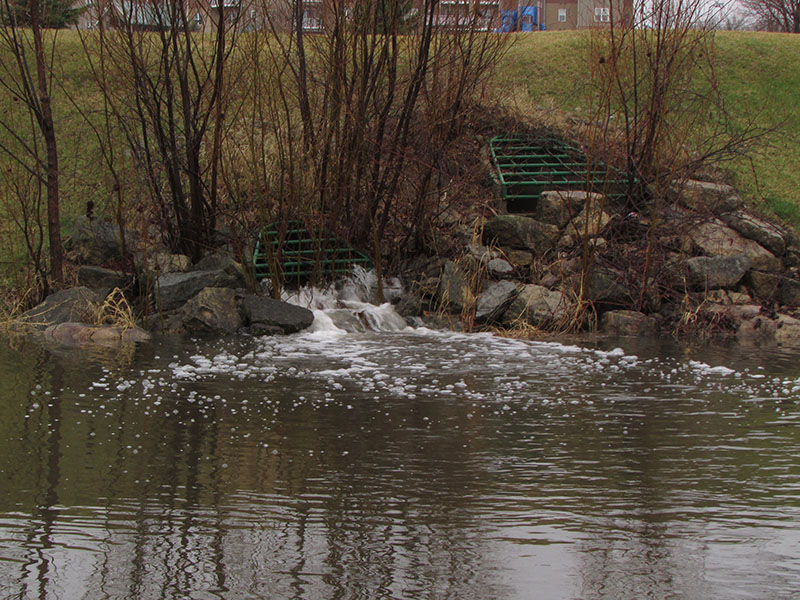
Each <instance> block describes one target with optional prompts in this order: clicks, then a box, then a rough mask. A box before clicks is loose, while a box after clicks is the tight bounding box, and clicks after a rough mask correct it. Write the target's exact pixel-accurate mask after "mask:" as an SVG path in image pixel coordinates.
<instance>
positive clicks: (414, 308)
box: [395, 292, 425, 317]
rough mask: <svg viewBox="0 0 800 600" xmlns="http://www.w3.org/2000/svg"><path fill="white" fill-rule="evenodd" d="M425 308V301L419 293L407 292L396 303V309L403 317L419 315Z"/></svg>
mask: <svg viewBox="0 0 800 600" xmlns="http://www.w3.org/2000/svg"><path fill="white" fill-rule="evenodd" d="M423 310H425V302H423V300H422V298H420V297H419V296H418V295H417V294H412V293H410V292H406V293H404V294H403V297H402V298H401V299H400V301H399V302H398V303H397V304H396V305H395V311H396V312H397V314H398V315H400V316H401V317H419V316H421V315H422V311H423Z"/></svg>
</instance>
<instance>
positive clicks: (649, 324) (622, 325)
mask: <svg viewBox="0 0 800 600" xmlns="http://www.w3.org/2000/svg"><path fill="white" fill-rule="evenodd" d="M600 330H601V331H602V332H603V333H608V334H610V335H619V336H653V335H655V333H656V320H655V319H654V318H653V317H648V316H647V315H645V314H643V313H640V312H637V311H633V310H610V311H608V312H605V313H603V315H602V316H601V317H600Z"/></svg>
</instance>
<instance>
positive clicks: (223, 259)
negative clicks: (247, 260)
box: [190, 252, 242, 274]
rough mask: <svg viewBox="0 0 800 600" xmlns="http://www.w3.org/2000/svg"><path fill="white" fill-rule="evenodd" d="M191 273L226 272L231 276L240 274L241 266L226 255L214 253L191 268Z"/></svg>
mask: <svg viewBox="0 0 800 600" xmlns="http://www.w3.org/2000/svg"><path fill="white" fill-rule="evenodd" d="M190 270H191V271H226V272H228V273H231V274H236V273H241V272H242V265H240V264H239V263H237V262H236V261H235V260H233V258H231V257H230V256H229V255H227V254H222V253H219V252H215V253H214V254H209V255H207V256H204V257H203V258H201V259H200V261H199V262H198V263H197V264H196V265H194V266H193V267H191V269H190Z"/></svg>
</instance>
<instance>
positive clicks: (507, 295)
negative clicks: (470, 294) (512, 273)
mask: <svg viewBox="0 0 800 600" xmlns="http://www.w3.org/2000/svg"><path fill="white" fill-rule="evenodd" d="M517 293H518V290H517V284H516V283H513V282H511V281H496V282H493V283H491V284H489V285H488V286H487V287H486V289H485V290H484V291H483V292H481V294H480V296H478V303H477V306H476V308H475V322H476V323H493V322H494V321H497V320H498V319H499V318H500V317H501V316H502V315H503V313H504V312H505V310H506V308H508V306H509V305H510V304H511V303H512V302H513V301H514V299H515V298H516V297H517Z"/></svg>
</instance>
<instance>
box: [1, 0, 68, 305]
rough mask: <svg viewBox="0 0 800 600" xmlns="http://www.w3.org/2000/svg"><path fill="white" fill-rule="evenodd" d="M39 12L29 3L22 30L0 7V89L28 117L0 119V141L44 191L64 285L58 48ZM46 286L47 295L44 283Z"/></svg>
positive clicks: (53, 263) (56, 272) (55, 278)
mask: <svg viewBox="0 0 800 600" xmlns="http://www.w3.org/2000/svg"><path fill="white" fill-rule="evenodd" d="M40 11H41V6H40V4H39V2H37V1H36V0H30V1H29V3H28V15H29V19H30V28H23V27H20V26H19V25H18V23H17V21H16V12H15V9H14V5H13V4H12V2H11V0H2V4H0V13H1V14H0V23H4V24H5V27H2V28H0V46H1V47H0V51H2V52H3V53H4V54H5V55H6V56H7V57H8V58H9V60H6V59H4V60H2V61H0V65H2V66H0V69H1V71H0V73H1V75H0V87H2V89H3V90H4V91H5V92H6V94H7V95H8V97H9V98H10V99H11V101H12V102H19V103H21V104H22V105H23V106H24V107H25V109H26V110H27V111H28V113H29V115H30V121H29V122H28V125H29V127H25V126H22V127H19V125H21V123H20V122H16V123H15V122H14V121H10V120H7V119H0V131H2V132H3V133H4V134H5V135H4V136H3V137H2V138H0V151H2V152H3V153H4V154H5V155H6V157H7V158H8V159H10V160H11V161H13V162H15V163H16V164H17V165H18V166H20V167H22V169H23V170H24V171H27V173H28V174H29V175H30V176H31V177H32V178H33V180H34V181H35V182H36V183H37V189H38V190H39V191H38V193H41V187H39V186H41V185H43V186H44V188H45V190H46V195H47V231H48V241H49V257H50V270H49V277H50V280H51V281H52V282H53V283H56V284H57V283H60V282H61V281H62V279H63V261H64V259H63V248H62V245H61V220H60V215H59V209H60V201H59V182H58V177H59V168H58V145H57V142H56V133H55V124H54V120H53V111H52V108H51V100H50V98H51V92H52V89H53V80H52V77H53V68H52V67H53V57H54V55H55V52H56V45H55V36H54V35H53V36H46V32H47V31H48V30H45V29H44V28H43V27H42V22H43V18H42V15H41V12H40ZM47 37H49V39H46V38H47ZM31 53H32V54H33V57H32V61H31V56H30V55H31ZM42 145H43V146H44V155H42V151H41V146H42ZM23 187H25V189H29V188H28V187H27V186H23ZM16 189H20V188H16ZM37 214H38V213H37ZM32 258H33V257H32ZM42 275H43V276H44V273H42ZM43 284H44V288H43V291H44V292H46V291H47V288H48V284H47V278H46V277H45V278H44V280H43Z"/></svg>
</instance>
